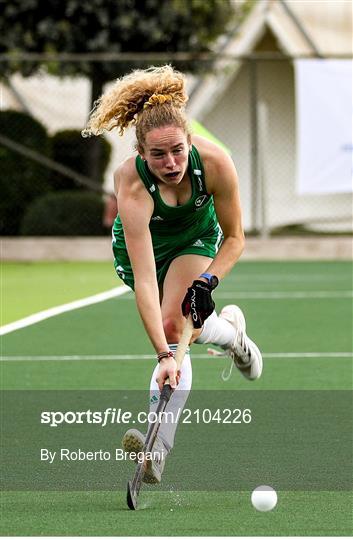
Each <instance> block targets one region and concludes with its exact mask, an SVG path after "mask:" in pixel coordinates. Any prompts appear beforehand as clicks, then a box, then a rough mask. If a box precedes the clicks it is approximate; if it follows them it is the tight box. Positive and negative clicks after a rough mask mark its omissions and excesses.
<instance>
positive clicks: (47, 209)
mask: <svg viewBox="0 0 353 540" xmlns="http://www.w3.org/2000/svg"><path fill="white" fill-rule="evenodd" d="M103 208H104V203H103V199H102V197H101V196H100V195H97V194H95V193H88V192H85V193H84V192H72V191H63V192H60V193H58V192H55V193H49V194H47V195H44V196H43V197H40V198H39V199H37V200H36V201H34V202H33V203H32V204H31V205H30V207H29V208H28V210H27V212H26V214H25V216H24V218H23V220H22V224H21V234H23V235H25V236H102V235H105V234H107V231H106V229H105V228H104V227H103V225H102V216H103Z"/></svg>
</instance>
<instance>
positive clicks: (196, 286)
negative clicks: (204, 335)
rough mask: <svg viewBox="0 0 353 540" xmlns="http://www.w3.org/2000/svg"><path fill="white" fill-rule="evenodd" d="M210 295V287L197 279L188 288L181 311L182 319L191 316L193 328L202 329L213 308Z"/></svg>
mask: <svg viewBox="0 0 353 540" xmlns="http://www.w3.org/2000/svg"><path fill="white" fill-rule="evenodd" d="M211 293H212V288H211V287H210V285H208V283H206V282H205V281H201V280H198V279H196V280H195V281H194V282H193V284H192V285H191V287H189V288H188V291H187V293H186V295H185V298H184V300H183V303H182V305H181V309H182V312H183V315H184V317H187V316H188V315H189V314H191V319H192V324H193V325H194V328H202V325H203V323H204V322H205V320H206V319H207V317H209V316H210V315H211V313H212V311H213V310H214V308H215V303H214V301H213V300H212V296H211Z"/></svg>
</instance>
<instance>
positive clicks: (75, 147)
mask: <svg viewBox="0 0 353 540" xmlns="http://www.w3.org/2000/svg"><path fill="white" fill-rule="evenodd" d="M52 145H53V159H54V160H55V161H57V162H59V163H61V164H62V165H66V167H70V169H73V170H74V171H76V172H78V173H81V174H83V175H85V176H87V177H88V178H90V177H91V175H92V160H96V157H95V151H98V156H99V160H98V171H99V178H98V179H95V180H96V181H97V182H99V183H100V184H101V185H102V184H103V181H104V173H105V170H106V168H107V166H108V163H109V160H110V155H111V145H110V143H109V142H108V141H106V140H105V139H103V137H100V138H97V137H92V138H88V139H87V138H83V137H82V136H81V132H80V131H78V130H76V129H68V130H64V131H58V132H57V133H55V135H53V137H52ZM50 181H51V184H52V186H53V189H56V190H68V189H86V188H85V186H81V185H79V184H77V183H76V182H75V181H74V180H71V179H70V178H67V177H66V176H62V175H61V174H59V173H56V172H52V173H51V176H50Z"/></svg>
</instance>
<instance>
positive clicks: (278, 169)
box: [203, 61, 352, 230]
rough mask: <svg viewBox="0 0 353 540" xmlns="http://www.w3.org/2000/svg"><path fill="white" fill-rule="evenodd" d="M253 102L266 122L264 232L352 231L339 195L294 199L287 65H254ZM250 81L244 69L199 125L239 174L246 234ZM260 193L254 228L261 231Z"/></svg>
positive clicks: (348, 206)
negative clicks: (298, 226) (226, 150)
mask: <svg viewBox="0 0 353 540" xmlns="http://www.w3.org/2000/svg"><path fill="white" fill-rule="evenodd" d="M257 66H258V67H257V73H258V99H259V102H260V103H263V104H264V105H265V109H266V111H267V115H266V117H267V122H265V123H264V122H262V118H263V117H262V115H261V114H260V116H259V122H260V123H261V125H260V126H259V147H260V148H259V151H260V160H261V163H260V169H261V171H262V170H263V172H264V182H265V193H264V204H265V221H266V225H267V226H268V227H269V228H273V227H276V226H281V225H286V224H294V223H309V224H310V223H312V224H313V225H314V226H315V224H317V223H318V224H319V228H321V229H322V228H328V229H335V227H337V228H339V229H341V230H342V229H347V230H350V229H351V227H352V221H351V213H352V201H351V197H347V195H344V194H337V195H321V196H317V195H315V196H308V195H306V196H299V195H297V193H296V170H295V167H296V154H295V95H294V70H293V65H292V64H291V63H290V62H282V61H281V62H279V61H273V62H269V61H266V62H262V63H258V64H257ZM249 95H250V92H249V76H248V68H247V66H243V68H242V69H241V70H240V72H239V73H238V75H237V77H236V78H235V80H233V82H232V84H231V85H230V86H229V87H228V89H227V90H226V92H225V94H224V95H223V97H222V99H220V100H218V102H217V104H216V105H215V106H214V108H213V109H212V110H211V111H210V112H209V113H208V114H207V116H206V117H205V118H204V119H203V122H204V124H205V126H206V127H207V128H208V129H210V130H211V131H212V132H214V133H215V135H216V136H218V137H219V138H220V139H221V140H222V141H224V143H225V144H226V145H227V146H229V147H230V148H231V150H232V152H233V158H234V161H235V164H236V167H237V170H238V173H239V179H240V193H241V198H242V206H243V211H244V226H245V228H246V229H251V228H252V226H253V224H252V223H251V196H252V194H251V178H250V174H251V171H250V164H251V141H250V103H249ZM260 199H261V195H260V188H259V193H258V213H257V219H258V225H261V222H262V219H261V208H260Z"/></svg>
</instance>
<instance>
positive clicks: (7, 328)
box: [0, 285, 131, 336]
mask: <svg viewBox="0 0 353 540" xmlns="http://www.w3.org/2000/svg"><path fill="white" fill-rule="evenodd" d="M129 291H131V289H130V287H127V286H126V285H123V286H121V287H115V288H114V289H111V290H109V291H105V292H102V293H98V294H95V295H93V296H88V297H86V298H82V299H81V300H75V301H74V302H69V303H68V304H62V305H61V306H56V307H53V308H50V309H46V310H44V311H39V312H38V313H33V315H29V316H28V317H25V318H24V319H19V320H18V321H14V322H12V323H9V324H5V325H4V326H1V327H0V336H3V335H4V334H9V333H10V332H14V331H15V330H20V329H21V328H25V327H26V326H30V325H32V324H36V323H38V322H40V321H44V320H45V319H49V318H50V317H55V316H56V315H60V314H61V313H66V312H67V311H72V310H74V309H80V308H82V307H86V306H90V305H92V304H98V303H99V302H104V301H105V300H110V299H111V298H115V297H116V296H121V295H122V294H125V293H127V292H129Z"/></svg>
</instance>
